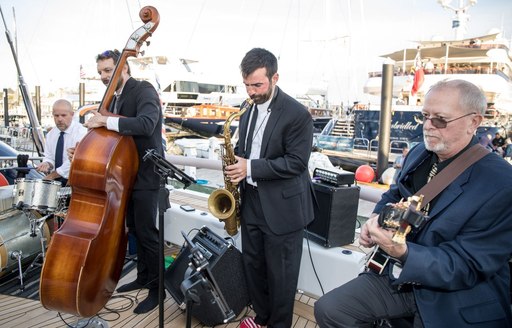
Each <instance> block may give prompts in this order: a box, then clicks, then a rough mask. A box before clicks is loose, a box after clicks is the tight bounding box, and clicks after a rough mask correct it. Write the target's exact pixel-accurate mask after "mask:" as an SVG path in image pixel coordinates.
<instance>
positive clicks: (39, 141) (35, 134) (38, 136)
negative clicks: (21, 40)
mask: <svg viewBox="0 0 512 328" xmlns="http://www.w3.org/2000/svg"><path fill="white" fill-rule="evenodd" d="M0 14H1V16H2V20H3V22H4V27H5V36H6V37H7V42H8V43H9V46H10V47H11V52H12V56H13V58H14V63H15V64H16V69H17V71H18V84H19V88H20V92H21V96H22V98H23V103H24V104H25V109H26V110H27V114H28V119H29V121H30V125H31V127H32V129H31V134H32V140H33V141H34V144H35V146H36V150H37V153H38V155H39V156H43V155H44V135H43V131H42V129H41V126H40V125H39V121H38V120H37V117H36V115H35V112H34V108H33V106H32V101H31V100H30V93H29V91H28V88H27V85H26V83H25V80H24V79H23V75H22V74H21V69H20V65H19V63H18V57H17V52H16V49H14V44H13V42H12V38H11V34H10V33H9V29H8V28H7V23H6V22H5V18H4V13H3V11H2V7H0Z"/></svg>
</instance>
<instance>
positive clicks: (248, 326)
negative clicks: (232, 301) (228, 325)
mask: <svg viewBox="0 0 512 328" xmlns="http://www.w3.org/2000/svg"><path fill="white" fill-rule="evenodd" d="M240 328H263V326H260V325H258V324H257V323H256V322H254V318H253V317H246V318H244V320H242V322H241V323H240Z"/></svg>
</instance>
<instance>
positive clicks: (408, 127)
mask: <svg viewBox="0 0 512 328" xmlns="http://www.w3.org/2000/svg"><path fill="white" fill-rule="evenodd" d="M419 125H420V124H419V123H416V124H413V123H412V122H407V123H398V122H395V123H393V124H392V125H391V128H392V129H397V130H417V129H418V126H419Z"/></svg>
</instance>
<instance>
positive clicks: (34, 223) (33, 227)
mask: <svg viewBox="0 0 512 328" xmlns="http://www.w3.org/2000/svg"><path fill="white" fill-rule="evenodd" d="M23 215H24V216H25V217H26V218H27V219H28V221H29V229H28V231H23V232H21V233H19V234H17V235H16V236H14V237H13V238H10V239H8V240H6V241H4V242H3V243H2V244H1V245H0V246H4V245H5V244H8V243H9V242H11V241H13V242H14V241H16V240H18V239H20V238H23V237H24V236H26V235H28V236H29V237H30V238H29V239H30V240H31V239H33V238H35V237H37V236H38V234H40V236H41V237H40V246H41V252H39V253H37V255H36V257H35V258H34V259H33V260H32V262H31V263H30V265H29V266H28V267H27V268H26V269H25V271H23V267H22V260H23V250H22V249H14V250H12V251H9V258H10V259H11V260H14V261H16V262H17V264H18V279H19V281H20V290H21V291H23V290H24V289H25V285H24V281H23V279H24V278H25V277H26V275H27V274H28V272H30V271H31V270H32V269H33V268H34V267H35V266H42V263H38V261H39V260H40V259H42V260H44V257H45V254H46V246H47V245H46V244H47V241H48V238H47V237H48V234H47V233H46V232H47V231H45V229H44V227H45V224H46V220H47V219H48V218H49V217H51V216H52V215H53V214H48V215H45V216H43V217H41V218H36V217H35V215H33V214H32V211H23ZM21 246H26V245H25V243H23V244H22V245H20V247H21ZM29 255H30V254H28V255H27V256H29ZM32 255H34V254H32Z"/></svg>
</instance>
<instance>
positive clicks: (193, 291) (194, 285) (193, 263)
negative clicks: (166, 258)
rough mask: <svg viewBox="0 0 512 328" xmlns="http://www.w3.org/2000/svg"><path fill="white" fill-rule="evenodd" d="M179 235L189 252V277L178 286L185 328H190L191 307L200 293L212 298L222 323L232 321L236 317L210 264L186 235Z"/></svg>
mask: <svg viewBox="0 0 512 328" xmlns="http://www.w3.org/2000/svg"><path fill="white" fill-rule="evenodd" d="M181 235H182V236H183V238H184V239H185V242H186V244H187V247H188V249H189V252H190V255H189V259H190V263H189V268H190V269H192V273H191V274H190V276H189V277H188V278H187V279H185V280H184V281H183V282H182V283H181V286H180V289H181V291H182V293H183V295H184V296H185V300H186V303H185V304H186V308H187V324H186V328H191V326H192V306H193V305H194V304H199V303H200V302H201V301H200V293H201V292H209V293H210V294H211V295H212V297H213V298H214V301H213V303H215V304H217V306H218V307H219V310H220V311H221V312H222V314H223V316H224V320H223V322H224V323H227V322H229V321H231V320H233V319H234V318H235V317H236V316H235V313H234V312H233V310H232V309H231V308H230V307H229V304H228V303H227V301H226V299H225V298H224V295H223V294H222V293H221V291H220V288H219V285H218V284H217V281H216V280H215V278H214V277H213V274H212V272H211V270H210V267H209V264H210V263H209V262H208V260H207V259H206V258H205V257H204V255H203V253H202V251H201V249H200V248H199V247H198V246H197V245H196V244H195V243H194V242H193V241H192V240H190V238H188V236H187V234H185V233H184V232H183V231H182V232H181Z"/></svg>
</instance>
